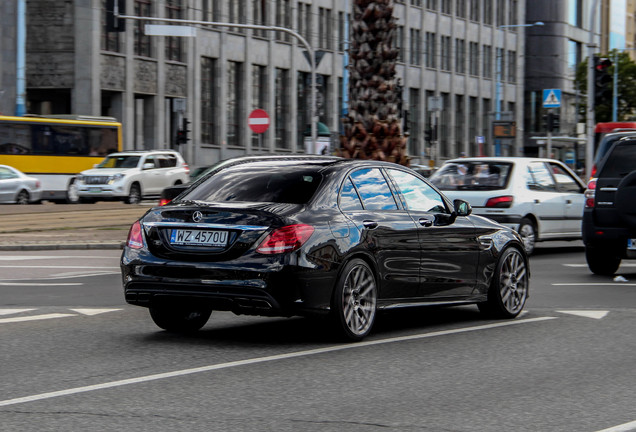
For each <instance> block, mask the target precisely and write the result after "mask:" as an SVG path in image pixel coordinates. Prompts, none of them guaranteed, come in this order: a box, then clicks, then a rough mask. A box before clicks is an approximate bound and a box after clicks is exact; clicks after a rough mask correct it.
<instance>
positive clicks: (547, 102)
mask: <svg viewBox="0 0 636 432" xmlns="http://www.w3.org/2000/svg"><path fill="white" fill-rule="evenodd" d="M559 107H561V89H544V90H543V108H559Z"/></svg>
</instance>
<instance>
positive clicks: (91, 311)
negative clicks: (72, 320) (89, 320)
mask: <svg viewBox="0 0 636 432" xmlns="http://www.w3.org/2000/svg"><path fill="white" fill-rule="evenodd" d="M71 310H72V311H73V312H77V313H80V314H82V315H89V316H92V315H99V314H103V313H107V312H117V311H120V310H123V309H71Z"/></svg>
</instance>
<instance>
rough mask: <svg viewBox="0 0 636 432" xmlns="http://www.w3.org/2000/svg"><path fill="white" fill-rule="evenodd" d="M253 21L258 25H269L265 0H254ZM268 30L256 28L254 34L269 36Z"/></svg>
mask: <svg viewBox="0 0 636 432" xmlns="http://www.w3.org/2000/svg"><path fill="white" fill-rule="evenodd" d="M252 23H253V24H256V25H263V26H266V25H267V3H266V1H265V0H252ZM268 35H269V32H268V31H267V30H254V36H258V37H262V38H267V37H268Z"/></svg>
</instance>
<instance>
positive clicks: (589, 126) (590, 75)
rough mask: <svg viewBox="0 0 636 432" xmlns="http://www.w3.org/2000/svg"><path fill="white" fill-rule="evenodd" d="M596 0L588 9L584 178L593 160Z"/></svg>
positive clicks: (587, 174) (588, 173)
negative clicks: (588, 37)
mask: <svg viewBox="0 0 636 432" xmlns="http://www.w3.org/2000/svg"><path fill="white" fill-rule="evenodd" d="M597 7H598V0H594V1H593V3H592V9H591V10H590V40H589V43H588V44H587V51H588V55H587V117H586V132H587V145H586V146H585V178H586V179H589V178H590V175H591V173H592V163H593V162H592V161H593V160H594V48H595V47H596V45H594V27H595V26H594V25H595V24H596V9H597Z"/></svg>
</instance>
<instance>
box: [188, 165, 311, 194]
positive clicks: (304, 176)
mask: <svg viewBox="0 0 636 432" xmlns="http://www.w3.org/2000/svg"><path fill="white" fill-rule="evenodd" d="M319 169H320V167H311V166H299V165H293V166H277V167H275V168H273V167H272V165H271V164H267V165H256V164H254V165H249V166H245V165H240V166H236V167H230V168H226V169H224V170H222V171H219V172H218V173H216V174H215V175H213V176H211V177H209V178H208V179H207V180H205V181H203V183H201V184H200V185H198V186H196V187H195V188H194V189H193V190H191V191H190V192H189V193H188V194H186V195H184V196H182V197H181V199H180V201H189V200H194V201H205V202H274V203H290V204H306V203H307V202H308V201H309V200H310V199H311V197H312V196H313V195H314V193H315V192H316V189H317V188H318V185H319V184H320V181H321V179H322V175H321V174H320V173H319V172H318V170H319Z"/></svg>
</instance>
